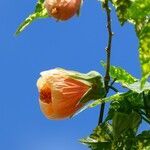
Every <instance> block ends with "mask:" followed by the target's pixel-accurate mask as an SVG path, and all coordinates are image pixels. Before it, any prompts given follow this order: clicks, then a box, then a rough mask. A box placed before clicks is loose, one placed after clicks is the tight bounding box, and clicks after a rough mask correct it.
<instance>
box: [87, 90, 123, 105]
mask: <svg viewBox="0 0 150 150" xmlns="http://www.w3.org/2000/svg"><path fill="white" fill-rule="evenodd" d="M122 96H124V93H117V94H114V95H112V96H110V97H107V98H102V99H98V100H95V101H94V102H92V103H90V104H88V106H87V108H92V107H95V106H97V105H100V104H102V103H106V102H110V101H112V100H119V99H120V98H121V97H122Z"/></svg>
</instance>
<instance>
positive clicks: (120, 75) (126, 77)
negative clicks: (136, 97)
mask: <svg viewBox="0 0 150 150" xmlns="http://www.w3.org/2000/svg"><path fill="white" fill-rule="evenodd" d="M101 64H102V66H103V67H105V68H106V64H105V63H104V62H103V61H101ZM109 74H110V77H111V78H113V79H116V82H119V83H121V84H122V85H123V86H125V87H127V86H128V85H130V84H132V83H134V82H136V81H137V80H138V79H136V78H135V77H133V76H132V75H131V74H129V73H128V72H127V71H125V70H124V69H122V68H120V67H116V66H110V71H109Z"/></svg>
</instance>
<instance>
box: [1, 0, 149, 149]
mask: <svg viewBox="0 0 150 150" xmlns="http://www.w3.org/2000/svg"><path fill="white" fill-rule="evenodd" d="M35 3H36V1H35V0H34V1H25V0H20V1H18V0H13V1H8V0H7V1H1V5H0V10H1V13H0V20H1V23H0V68H1V74H0V85H1V86H0V91H1V92H0V102H1V104H0V120H1V121H0V122H1V123H0V147H1V149H3V150H9V149H10V150H87V147H85V146H83V145H81V144H79V142H78V139H80V138H82V137H85V136H87V135H88V134H90V132H91V131H92V129H93V128H94V127H95V126H96V125H97V119H98V113H99V109H98V107H97V108H94V109H89V110H86V111H84V112H83V113H81V114H80V115H78V116H76V117H75V118H73V119H71V120H69V119H68V120H63V121H51V120H47V119H46V118H45V117H44V116H43V114H42V113H41V111H40V109H39V104H38V93H37V88H36V81H37V79H38V78H39V73H40V72H41V71H43V70H47V69H51V68H55V67H63V68H66V69H71V70H76V71H80V72H84V73H86V72H88V71H90V70H97V71H99V72H100V73H101V74H104V70H103V68H102V67H101V66H100V63H99V62H100V60H105V50H104V49H105V46H106V42H107V32H106V27H105V26H106V24H105V13H104V12H103V11H102V9H101V7H100V4H99V2H97V1H92V0H91V1H85V2H84V5H83V7H82V10H81V16H80V17H79V18H78V17H74V18H72V19H71V20H69V21H67V22H56V21H55V20H53V19H43V20H38V21H36V22H34V23H33V24H32V25H31V26H29V27H28V28H27V29H26V30H25V31H24V32H23V33H22V34H21V35H20V36H18V37H15V36H14V32H15V30H16V28H17V27H18V25H19V24H20V23H21V22H22V21H23V19H24V18H26V17H27V16H28V14H29V13H31V12H32V11H33V9H34V5H35ZM112 20H113V23H112V24H113V31H114V33H115V36H114V38H113V47H112V52H113V53H112V64H113V65H118V66H121V67H123V68H125V69H127V70H128V71H129V72H130V73H132V74H133V75H135V76H136V77H140V68H139V60H138V57H137V56H138V51H137V47H138V41H137V38H136V35H135V33H134V28H133V27H132V25H129V24H126V25H125V26H124V27H123V28H121V27H120V25H119V23H118V21H117V18H116V16H115V14H114V12H113V15H112ZM144 128H148V127H147V126H146V124H144V125H143V126H142V127H141V129H140V130H142V129H144Z"/></svg>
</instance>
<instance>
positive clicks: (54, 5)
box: [44, 0, 81, 21]
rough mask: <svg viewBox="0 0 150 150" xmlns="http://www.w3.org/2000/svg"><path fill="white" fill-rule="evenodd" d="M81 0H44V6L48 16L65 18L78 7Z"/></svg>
mask: <svg viewBox="0 0 150 150" xmlns="http://www.w3.org/2000/svg"><path fill="white" fill-rule="evenodd" d="M80 5H81V0H45V2H44V6H45V8H46V9H47V12H48V14H49V15H50V16H52V17H54V18H56V19H57V20H62V21H63V20H67V19H69V18H71V17H72V16H74V15H75V14H76V13H77V12H78V11H79V9H80Z"/></svg>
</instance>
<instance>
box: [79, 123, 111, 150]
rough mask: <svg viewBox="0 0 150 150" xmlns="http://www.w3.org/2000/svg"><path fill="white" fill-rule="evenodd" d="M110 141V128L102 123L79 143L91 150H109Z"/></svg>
mask: <svg viewBox="0 0 150 150" xmlns="http://www.w3.org/2000/svg"><path fill="white" fill-rule="evenodd" d="M112 139H113V135H112V126H111V125H110V124H109V123H103V124H101V125H100V126H97V127H96V128H95V129H94V131H93V133H92V134H91V135H90V136H89V137H87V138H83V139H81V140H80V142H81V143H82V144H85V145H87V146H88V147H89V148H91V149H92V150H100V149H101V150H107V149H111V143H112Z"/></svg>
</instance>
